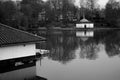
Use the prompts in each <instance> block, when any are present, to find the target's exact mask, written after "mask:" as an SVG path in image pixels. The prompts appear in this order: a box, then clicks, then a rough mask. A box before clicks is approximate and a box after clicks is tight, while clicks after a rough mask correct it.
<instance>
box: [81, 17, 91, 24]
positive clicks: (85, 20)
mask: <svg viewBox="0 0 120 80" xmlns="http://www.w3.org/2000/svg"><path fill="white" fill-rule="evenodd" d="M80 22H83V23H85V22H87V23H88V22H90V21H88V20H87V19H85V18H83V19H81V20H80Z"/></svg>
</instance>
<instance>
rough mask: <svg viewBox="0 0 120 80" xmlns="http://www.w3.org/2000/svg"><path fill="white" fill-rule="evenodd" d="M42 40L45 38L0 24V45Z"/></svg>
mask: <svg viewBox="0 0 120 80" xmlns="http://www.w3.org/2000/svg"><path fill="white" fill-rule="evenodd" d="M42 40H45V38H43V37H39V36H35V35H33V34H31V33H28V32H25V31H22V30H18V29H15V28H12V27H10V26H7V25H4V24H0V46H8V45H17V44H26V43H36V42H39V41H42Z"/></svg>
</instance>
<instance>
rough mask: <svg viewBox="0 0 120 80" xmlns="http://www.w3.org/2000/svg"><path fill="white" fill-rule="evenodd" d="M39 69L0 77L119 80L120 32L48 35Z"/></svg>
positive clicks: (4, 79)
mask: <svg viewBox="0 0 120 80" xmlns="http://www.w3.org/2000/svg"><path fill="white" fill-rule="evenodd" d="M40 35H42V36H44V37H46V38H47V41H46V42H44V43H41V44H40V45H38V46H37V47H38V48H42V49H47V50H50V53H49V54H47V55H44V56H42V57H41V58H39V59H38V60H37V61H36V65H34V66H31V67H26V68H23V69H19V70H14V71H9V72H4V73H0V80H31V77H34V76H40V77H44V78H47V79H48V80H120V31H119V30H117V31H112V30H102V31H47V32H40Z"/></svg>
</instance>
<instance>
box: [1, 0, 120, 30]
mask: <svg viewBox="0 0 120 80" xmlns="http://www.w3.org/2000/svg"><path fill="white" fill-rule="evenodd" d="M97 1H98V0H86V1H85V2H84V0H81V2H80V7H77V6H75V5H74V4H73V1H72V0H48V1H47V2H44V1H42V0H22V1H16V2H13V1H10V0H9V1H4V0H1V1H0V22H1V23H3V24H6V25H9V26H12V27H14V28H18V29H21V30H29V29H30V28H38V27H51V26H52V25H57V24H61V25H67V24H74V23H76V22H78V21H79V20H80V19H82V18H83V14H84V15H85V17H86V18H87V19H89V20H91V21H93V22H96V23H99V22H101V23H107V24H109V25H114V26H115V27H119V26H120V15H119V13H120V6H119V5H120V2H117V1H116V0H109V1H108V3H107V4H106V6H105V8H104V9H100V7H99V5H98V4H97Z"/></svg>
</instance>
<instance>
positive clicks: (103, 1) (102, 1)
mask: <svg viewBox="0 0 120 80" xmlns="http://www.w3.org/2000/svg"><path fill="white" fill-rule="evenodd" d="M13 1H16V0H13ZM20 1H21V0H20ZM43 1H44V2H46V1H48V0H43ZM79 1H80V0H75V3H74V4H75V5H76V6H78V7H80V5H79ZM116 1H120V0H116ZM107 2H108V0H98V4H99V5H100V8H105V5H106V4H107Z"/></svg>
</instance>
